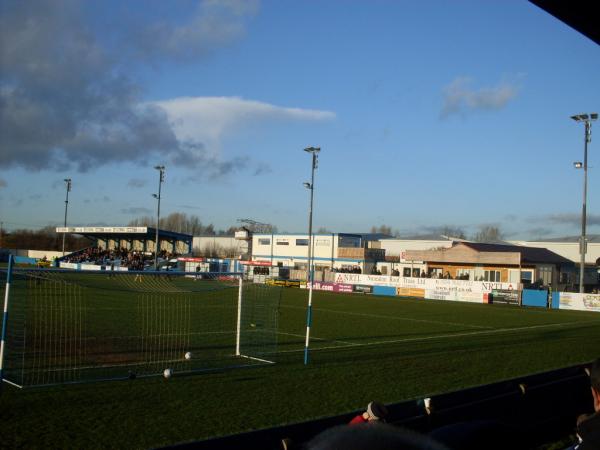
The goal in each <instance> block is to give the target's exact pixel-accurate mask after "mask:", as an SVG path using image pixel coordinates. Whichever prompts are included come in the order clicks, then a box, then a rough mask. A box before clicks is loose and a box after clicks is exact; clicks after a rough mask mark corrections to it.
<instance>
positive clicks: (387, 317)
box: [284, 306, 494, 330]
mask: <svg viewBox="0 0 600 450" xmlns="http://www.w3.org/2000/svg"><path fill="white" fill-rule="evenodd" d="M284 308H295V309H306V308H305V307H302V306H284ZM313 311H323V312H330V313H334V314H346V315H349V316H359V317H371V318H373V319H391V320H403V321H406V322H420V323H435V324H438V325H453V326H457V327H467V328H478V329H483V330H493V329H494V327H486V326H485V325H472V324H466V323H458V322H445V321H442V320H428V319H414V318H411V317H396V316H384V315H381V314H365V313H356V312H350V311H340V310H336V309H327V308H313Z"/></svg>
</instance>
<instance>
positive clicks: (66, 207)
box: [62, 178, 71, 256]
mask: <svg viewBox="0 0 600 450" xmlns="http://www.w3.org/2000/svg"><path fill="white" fill-rule="evenodd" d="M65 185H66V187H67V198H66V199H65V228H67V209H68V208H69V192H71V179H70V178H65ZM66 235H67V231H66V230H65V232H64V233H63V242H62V254H63V256H65V236H66Z"/></svg>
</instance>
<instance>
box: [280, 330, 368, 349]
mask: <svg viewBox="0 0 600 450" xmlns="http://www.w3.org/2000/svg"><path fill="white" fill-rule="evenodd" d="M277 334H283V335H285V336H294V337H299V338H302V339H304V338H305V337H306V336H305V335H304V334H296V333H285V332H283V331H277ZM310 338H311V339H314V340H315V341H328V342H339V343H341V344H344V345H345V346H347V347H351V346H353V345H361V344H357V343H355V342H349V341H338V340H337V339H327V338H320V337H317V336H311V337H310Z"/></svg>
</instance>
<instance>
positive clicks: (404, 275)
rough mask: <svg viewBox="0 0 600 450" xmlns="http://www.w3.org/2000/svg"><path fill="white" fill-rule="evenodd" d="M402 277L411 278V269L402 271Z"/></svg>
mask: <svg viewBox="0 0 600 450" xmlns="http://www.w3.org/2000/svg"><path fill="white" fill-rule="evenodd" d="M402 276H403V277H410V267H405V268H404V269H402Z"/></svg>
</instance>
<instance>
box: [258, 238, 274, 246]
mask: <svg viewBox="0 0 600 450" xmlns="http://www.w3.org/2000/svg"><path fill="white" fill-rule="evenodd" d="M258 245H271V239H259V240H258Z"/></svg>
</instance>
